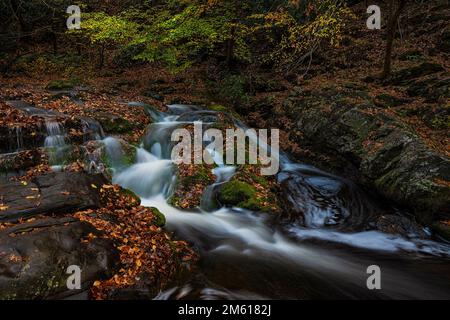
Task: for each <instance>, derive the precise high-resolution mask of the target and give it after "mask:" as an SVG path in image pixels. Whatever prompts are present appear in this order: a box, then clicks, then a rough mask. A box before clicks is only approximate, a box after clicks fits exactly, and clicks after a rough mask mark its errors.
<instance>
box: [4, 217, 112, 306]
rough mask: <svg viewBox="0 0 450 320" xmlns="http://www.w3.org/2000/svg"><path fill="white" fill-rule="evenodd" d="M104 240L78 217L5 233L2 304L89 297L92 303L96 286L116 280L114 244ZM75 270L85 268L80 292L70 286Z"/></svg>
mask: <svg viewBox="0 0 450 320" xmlns="http://www.w3.org/2000/svg"><path fill="white" fill-rule="evenodd" d="M100 235H101V234H100V232H99V231H97V230H96V229H95V228H94V227H93V226H92V225H90V224H88V223H86V222H80V221H77V220H75V219H72V218H60V219H52V218H46V219H42V220H35V221H33V222H29V223H24V224H19V225H15V226H13V227H11V228H7V229H3V230H1V231H0V288H1V290H0V299H2V300H5V299H54V298H67V297H69V296H75V295H80V294H81V293H83V292H84V294H85V296H84V298H87V297H86V294H87V293H86V291H87V290H89V288H90V287H91V286H92V284H93V283H94V281H96V280H100V279H106V278H108V277H110V276H111V275H112V271H113V270H114V265H116V263H117V260H118V254H117V250H116V249H115V248H114V247H113V244H112V242H111V241H110V240H106V239H102V238H100V237H99V236H100ZM82 239H85V241H81V240H82ZM88 239H89V240H88ZM72 265H75V266H78V267H80V269H81V289H79V290H76V289H74V290H70V289H68V287H67V280H68V277H69V276H70V275H71V274H68V273H67V268H68V267H69V266H72ZM78 297H80V296H78Z"/></svg>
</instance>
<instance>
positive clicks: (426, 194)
mask: <svg viewBox="0 0 450 320" xmlns="http://www.w3.org/2000/svg"><path fill="white" fill-rule="evenodd" d="M284 111H285V112H286V113H287V114H288V115H289V116H290V117H292V118H293V119H295V122H296V125H297V128H298V129H299V130H301V131H302V133H303V134H304V138H305V140H307V141H309V142H312V143H313V144H314V145H315V146H317V147H318V148H319V149H322V150H328V151H329V152H330V153H333V152H334V153H337V154H339V155H341V156H344V157H345V158H346V159H347V161H349V162H351V163H352V164H353V165H355V166H356V167H358V169H359V173H360V176H361V182H362V183H364V184H366V185H368V186H370V187H375V189H376V190H377V191H378V193H379V194H382V195H384V196H385V197H387V198H389V199H392V200H394V201H396V202H397V203H400V204H403V205H405V206H408V207H410V208H412V209H413V210H414V211H415V212H416V213H417V215H418V216H420V218H421V221H423V222H428V223H429V222H431V221H432V220H436V219H439V218H442V217H449V216H450V159H449V158H448V157H447V156H445V155H443V154H440V153H439V152H437V151H436V150H434V149H432V148H430V147H428V145H427V144H426V143H425V142H424V141H423V140H422V139H421V138H420V137H419V136H418V135H417V134H416V133H415V132H414V130H413V129H412V128H410V127H408V126H407V125H405V124H403V123H401V122H399V121H397V120H396V118H394V117H392V116H390V115H389V114H388V113H385V112H383V111H382V110H380V109H379V108H377V107H376V106H375V105H374V104H373V101H372V99H370V97H369V96H368V95H367V94H366V93H365V92H364V91H360V90H356V89H344V88H341V89H337V88H334V87H333V88H325V89H321V90H318V91H314V92H300V93H299V92H296V93H295V95H293V96H291V97H290V98H289V99H288V100H287V101H286V102H285V104H284Z"/></svg>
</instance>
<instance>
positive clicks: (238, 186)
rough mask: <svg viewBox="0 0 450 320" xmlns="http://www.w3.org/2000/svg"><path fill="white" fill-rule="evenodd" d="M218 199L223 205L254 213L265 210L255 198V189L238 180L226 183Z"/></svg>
mask: <svg viewBox="0 0 450 320" xmlns="http://www.w3.org/2000/svg"><path fill="white" fill-rule="evenodd" d="M218 199H219V201H220V203H222V204H224V205H230V206H236V207H240V208H244V209H249V210H255V211H261V210H264V209H265V207H264V206H263V205H262V203H261V201H260V200H259V199H258V198H257V197H256V189H255V187H253V186H252V185H250V184H248V183H246V182H242V181H238V180H232V181H230V182H227V183H226V184H225V185H224V186H223V187H222V189H221V190H220V192H219V195H218Z"/></svg>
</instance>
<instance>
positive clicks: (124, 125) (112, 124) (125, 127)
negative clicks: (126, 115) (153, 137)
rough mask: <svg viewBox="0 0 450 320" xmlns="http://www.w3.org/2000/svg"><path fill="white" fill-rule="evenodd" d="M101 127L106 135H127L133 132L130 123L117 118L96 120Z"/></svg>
mask: <svg viewBox="0 0 450 320" xmlns="http://www.w3.org/2000/svg"><path fill="white" fill-rule="evenodd" d="M98 120H99V122H100V124H101V125H102V127H103V130H105V132H107V133H115V134H121V133H128V132H130V131H132V130H133V128H134V127H133V125H132V124H131V122H130V121H128V120H126V119H123V118H120V117H117V118H102V119H98Z"/></svg>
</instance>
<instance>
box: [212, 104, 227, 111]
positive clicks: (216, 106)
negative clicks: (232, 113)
mask: <svg viewBox="0 0 450 320" xmlns="http://www.w3.org/2000/svg"><path fill="white" fill-rule="evenodd" d="M208 108H209V109H210V110H213V111H217V112H228V111H229V110H228V108H227V107H225V106H223V105H220V104H213V105H212V106H209V107H208Z"/></svg>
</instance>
